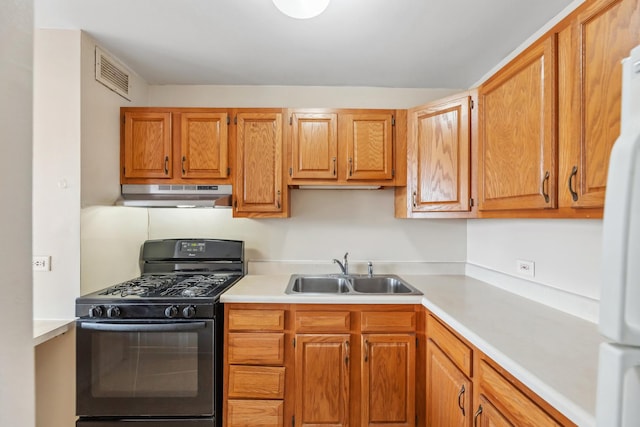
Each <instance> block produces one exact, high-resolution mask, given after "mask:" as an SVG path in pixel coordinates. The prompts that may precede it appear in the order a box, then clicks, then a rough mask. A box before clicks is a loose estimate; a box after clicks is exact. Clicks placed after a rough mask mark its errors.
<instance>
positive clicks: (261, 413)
mask: <svg viewBox="0 0 640 427" xmlns="http://www.w3.org/2000/svg"><path fill="white" fill-rule="evenodd" d="M283 418H284V402H283V401H282V400H229V401H228V405H227V426H228V427H246V426H252V427H282V426H283V421H284V419H283Z"/></svg>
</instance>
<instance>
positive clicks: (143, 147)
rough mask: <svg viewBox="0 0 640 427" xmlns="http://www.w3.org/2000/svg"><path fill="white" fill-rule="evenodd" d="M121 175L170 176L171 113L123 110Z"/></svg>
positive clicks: (171, 159) (137, 176)
mask: <svg viewBox="0 0 640 427" xmlns="http://www.w3.org/2000/svg"><path fill="white" fill-rule="evenodd" d="M123 120H124V126H123V135H122V139H123V146H122V151H123V153H122V156H123V175H122V176H123V178H161V179H170V178H171V177H172V176H173V173H172V172H173V157H172V153H171V141H172V140H171V113H170V112H141V111H127V112H124V113H123Z"/></svg>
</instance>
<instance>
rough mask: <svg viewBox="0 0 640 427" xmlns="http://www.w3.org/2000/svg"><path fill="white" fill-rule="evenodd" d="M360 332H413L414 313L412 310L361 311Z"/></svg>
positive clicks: (414, 327) (414, 328) (414, 326)
mask: <svg viewBox="0 0 640 427" xmlns="http://www.w3.org/2000/svg"><path fill="white" fill-rule="evenodd" d="M361 320H362V325H361V327H362V332H413V331H415V330H416V313H414V312H413V311H388V312H375V311H365V312H363V313H362V317H361Z"/></svg>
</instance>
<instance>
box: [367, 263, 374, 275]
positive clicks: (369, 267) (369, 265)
mask: <svg viewBox="0 0 640 427" xmlns="http://www.w3.org/2000/svg"><path fill="white" fill-rule="evenodd" d="M367 275H368V276H369V277H373V263H372V262H371V261H369V262H367Z"/></svg>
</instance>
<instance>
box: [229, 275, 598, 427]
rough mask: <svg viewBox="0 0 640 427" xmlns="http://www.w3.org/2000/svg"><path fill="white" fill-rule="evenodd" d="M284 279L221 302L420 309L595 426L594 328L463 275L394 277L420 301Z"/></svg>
mask: <svg viewBox="0 0 640 427" xmlns="http://www.w3.org/2000/svg"><path fill="white" fill-rule="evenodd" d="M289 277H290V276H289V275H265V276H259V275H255V276H252V275H248V276H245V277H244V278H242V279H241V280H240V281H239V282H238V283H237V284H236V285H234V286H233V287H232V288H230V289H229V290H228V291H227V292H225V293H224V294H223V295H222V297H221V301H222V302H223V303H234V302H235V303H242V302H251V303H282V304H304V303H329V304H341V303H344V304H422V305H424V306H425V307H426V308H427V309H429V310H430V311H431V312H432V313H433V314H435V315H436V316H438V317H439V318H440V319H442V320H443V321H444V322H446V323H447V324H448V325H449V326H451V327H452V328H453V329H455V330H456V331H457V332H458V333H459V334H460V335H462V336H463V337H465V338H466V339H467V340H468V341H469V342H471V343H472V344H473V345H474V346H476V347H477V348H478V349H479V350H481V351H482V352H483V353H485V354H486V355H487V356H489V357H490V358H492V359H493V360H495V361H496V362H497V363H499V364H500V365H502V366H503V367H504V368H505V369H506V370H508V371H509V372H510V373H511V374H512V375H513V376H515V377H516V378H517V379H518V380H520V381H521V382H522V383H523V384H525V385H526V386H527V387H529V388H530V389H531V390H533V391H534V392H535V393H537V394H538V395H539V396H540V397H542V398H543V399H544V400H546V401H547V402H548V403H549V404H551V405H552V406H554V407H555V408H556V409H558V410H559V411H560V412H562V413H563V414H564V415H565V416H566V417H567V418H569V419H570V420H571V421H573V422H574V423H576V424H577V425H578V426H581V427H582V426H585V427H588V426H595V401H596V382H597V365H598V347H599V344H600V343H601V342H603V341H604V338H602V337H601V336H600V334H599V333H598V330H597V325H596V324H594V323H591V322H588V321H586V320H583V319H580V318H578V317H574V316H571V315H569V314H566V313H564V312H561V311H558V310H555V309H553V308H549V307H547V306H545V305H543V304H539V303H536V302H533V301H531V300H528V299H526V298H523V297H520V296H517V295H515V294H512V293H509V292H506V291H504V290H501V289H499V288H497V287H495V286H492V285H490V284H487V283H485V282H481V281H479V280H476V279H473V278H470V277H466V276H462V275H400V277H402V278H403V279H404V280H406V281H407V282H408V283H410V284H411V285H413V286H414V287H415V288H417V289H419V290H420V291H422V292H423V293H424V296H397V295H395V296H380V295H364V296H360V295H344V296H335V295H334V296H317V295H286V294H285V293H284V290H285V288H286V286H287V284H288V282H289Z"/></svg>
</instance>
